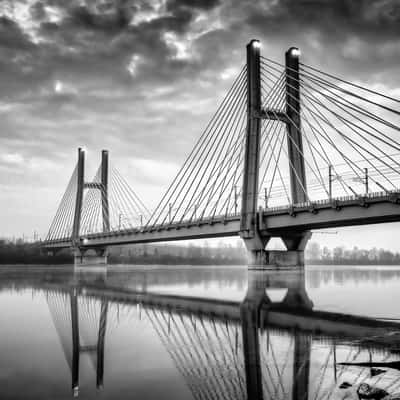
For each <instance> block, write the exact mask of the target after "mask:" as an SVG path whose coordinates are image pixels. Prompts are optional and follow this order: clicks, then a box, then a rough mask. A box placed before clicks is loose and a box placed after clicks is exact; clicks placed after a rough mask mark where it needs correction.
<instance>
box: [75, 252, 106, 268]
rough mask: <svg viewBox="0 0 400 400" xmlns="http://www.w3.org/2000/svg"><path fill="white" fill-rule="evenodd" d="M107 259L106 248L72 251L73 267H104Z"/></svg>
mask: <svg viewBox="0 0 400 400" xmlns="http://www.w3.org/2000/svg"><path fill="white" fill-rule="evenodd" d="M107 260H108V252H107V249H96V250H93V249H89V250H83V249H75V251H74V266H75V268H83V267H90V268H93V267H100V268H106V267H107Z"/></svg>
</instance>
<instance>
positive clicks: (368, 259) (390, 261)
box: [305, 242, 400, 265]
mask: <svg viewBox="0 0 400 400" xmlns="http://www.w3.org/2000/svg"><path fill="white" fill-rule="evenodd" d="M305 258H306V260H307V263H308V264H319V265H321V264H323V265H400V253H393V252H391V251H389V250H385V249H378V248H376V247H373V248H372V249H368V250H367V249H360V248H358V247H357V246H354V247H353V248H352V249H347V248H346V247H344V246H337V247H334V248H333V249H329V248H328V247H326V246H325V247H321V246H320V245H319V243H317V242H310V243H309V244H308V246H307V248H306V251H305Z"/></svg>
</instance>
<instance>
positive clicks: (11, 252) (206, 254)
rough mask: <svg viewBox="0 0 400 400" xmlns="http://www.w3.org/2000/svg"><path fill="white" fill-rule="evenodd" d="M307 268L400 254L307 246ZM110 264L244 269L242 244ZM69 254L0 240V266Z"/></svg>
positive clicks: (57, 260)
mask: <svg viewBox="0 0 400 400" xmlns="http://www.w3.org/2000/svg"><path fill="white" fill-rule="evenodd" d="M305 258H306V262H307V264H310V265H312V264H319V265H321V264H322V265H400V253H393V252H391V251H388V250H384V249H377V248H372V249H369V250H365V249H359V248H358V247H353V248H352V249H346V248H345V247H335V248H333V249H329V248H328V247H321V246H320V245H319V244H318V243H317V242H310V243H309V244H308V246H307V249H306V252H305ZM108 260H109V263H110V264H164V265H183V264H189V265H246V263H247V255H246V250H245V247H244V245H243V242H242V241H240V240H238V241H237V243H236V244H235V245H231V244H224V243H221V244H219V245H218V246H215V247H214V246H212V247H211V246H207V245H205V246H196V245H193V244H189V245H171V244H138V245H127V246H120V247H113V248H110V249H109V259H108ZM72 263H73V254H72V251H71V250H63V251H60V252H57V253H55V254H51V253H49V252H47V251H46V250H44V249H42V248H41V246H40V243H26V242H24V241H22V240H17V241H16V242H8V241H5V240H3V241H2V240H0V264H72Z"/></svg>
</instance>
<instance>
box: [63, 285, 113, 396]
mask: <svg viewBox="0 0 400 400" xmlns="http://www.w3.org/2000/svg"><path fill="white" fill-rule="evenodd" d="M70 297H71V325H72V371H71V373H72V393H73V396H74V397H77V396H78V395H79V359H80V354H81V353H83V352H94V351H96V353H97V368H96V386H97V388H98V389H101V388H102V387H103V378H104V342H105V334H106V327H107V313H108V301H106V300H104V299H102V300H101V311H100V321H99V331H98V339H97V344H96V345H89V346H81V344H80V339H79V309H78V296H77V293H76V291H75V290H74V291H73V292H72V293H71V296H70Z"/></svg>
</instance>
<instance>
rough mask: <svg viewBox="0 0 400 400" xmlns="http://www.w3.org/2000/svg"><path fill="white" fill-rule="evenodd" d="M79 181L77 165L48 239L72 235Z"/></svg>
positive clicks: (64, 237) (65, 237)
mask: <svg viewBox="0 0 400 400" xmlns="http://www.w3.org/2000/svg"><path fill="white" fill-rule="evenodd" d="M77 183H78V168H77V166H76V167H75V169H74V172H73V173H72V176H71V178H70V180H69V182H68V185H67V189H66V190H65V192H64V195H63V197H62V199H61V202H60V205H59V207H58V209H57V212H56V215H55V217H54V219H53V221H52V223H51V225H50V229H49V232H48V234H47V236H46V241H49V240H58V239H67V238H70V237H71V236H72V225H73V222H74V210H75V201H76V189H77Z"/></svg>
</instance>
